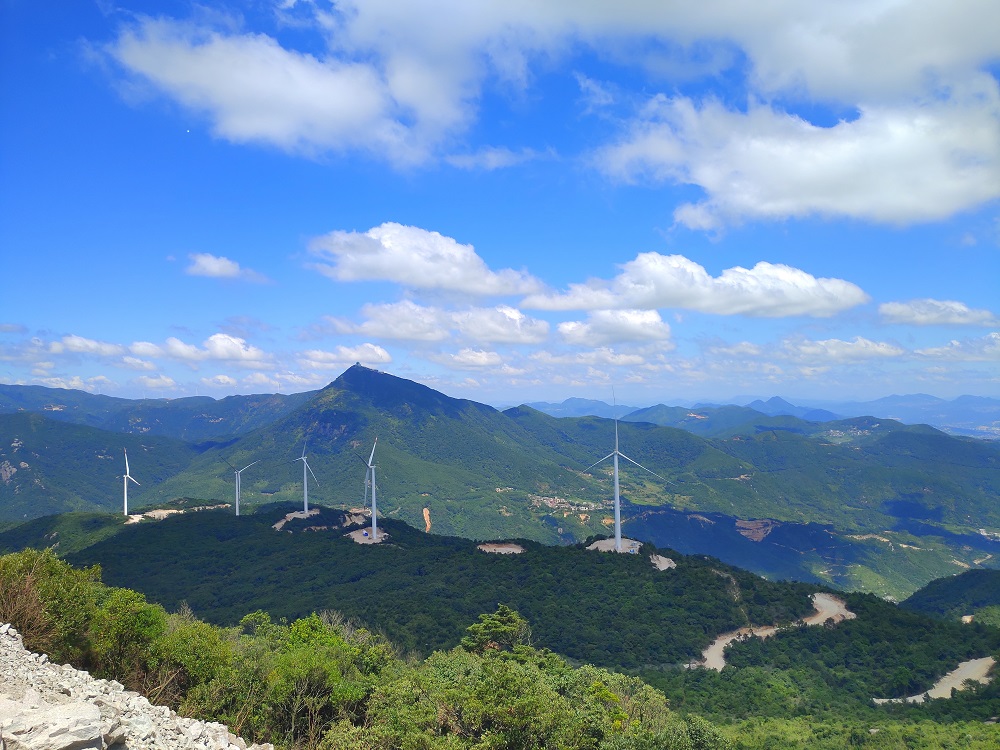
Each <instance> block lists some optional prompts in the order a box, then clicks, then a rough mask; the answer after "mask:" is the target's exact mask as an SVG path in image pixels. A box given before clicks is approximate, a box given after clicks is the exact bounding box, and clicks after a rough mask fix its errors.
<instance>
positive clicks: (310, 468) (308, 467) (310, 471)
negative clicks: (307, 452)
mask: <svg viewBox="0 0 1000 750" xmlns="http://www.w3.org/2000/svg"><path fill="white" fill-rule="evenodd" d="M303 461H305V459H303ZM305 465H306V468H307V469H309V473H310V474H312V478H313V480H314V481H315V482H316V484H319V480H318V479H316V475H315V474H313V470H312V467H311V466H310V465H309V462H308V461H305Z"/></svg>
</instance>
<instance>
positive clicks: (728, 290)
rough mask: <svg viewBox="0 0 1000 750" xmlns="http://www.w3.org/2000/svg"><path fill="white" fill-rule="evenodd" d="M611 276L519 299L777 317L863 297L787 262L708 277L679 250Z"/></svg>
mask: <svg viewBox="0 0 1000 750" xmlns="http://www.w3.org/2000/svg"><path fill="white" fill-rule="evenodd" d="M621 268H622V272H621V273H620V274H619V275H618V276H617V277H615V278H614V279H613V280H612V281H610V282H608V281H604V280H600V279H597V280H591V281H589V282H587V283H586V284H571V285H570V287H569V290H568V291H567V292H564V293H562V294H534V295H530V296H528V297H527V298H525V300H524V301H523V303H522V305H523V306H524V307H527V308H536V309H542V310H601V309H604V310H610V309H623V308H625V309H642V310H652V309H657V308H664V307H674V308H685V309H689V310H699V311H701V312H707V313H713V314H716V315H748V316H752V317H764V318H777V317H787V316H794V315H808V316H813V317H829V316H831V315H834V314H836V313H838V312H841V311H843V310H847V309H849V308H851V307H854V306H856V305H860V304H863V303H864V302H867V301H868V295H866V294H865V293H864V292H863V291H862V290H861V289H860V288H859V287H857V286H856V285H854V284H852V283H850V282H848V281H844V280H842V279H825V278H816V277H814V276H812V275H810V274H808V273H806V272H805V271H802V270H799V269H797V268H792V267H790V266H786V265H782V264H774V263H765V262H761V263H758V264H757V265H755V266H754V267H753V268H750V269H746V268H742V267H739V266H736V267H734V268H728V269H726V270H725V271H723V272H722V273H721V274H720V275H719V276H717V277H713V276H710V275H709V273H708V272H707V271H706V270H705V268H704V267H702V266H700V265H698V264H697V263H695V262H694V261H692V260H688V259H687V258H685V257H684V256H682V255H660V254H659V253H640V254H639V255H638V256H636V258H635V260H632V261H629V262H628V263H626V264H625V265H623V266H622V267H621Z"/></svg>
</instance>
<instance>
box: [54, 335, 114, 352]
mask: <svg viewBox="0 0 1000 750" xmlns="http://www.w3.org/2000/svg"><path fill="white" fill-rule="evenodd" d="M49 351H50V352H51V353H52V354H64V353H66V352H71V353H74V354H93V355H95V356H98V357H114V356H116V355H119V354H122V353H123V352H124V351H125V347H123V346H120V345H119V344H109V343H107V342H104V341H95V340H93V339H87V338H84V337H83V336H76V335H71V336H63V337H62V339H60V340H59V341H53V342H52V343H51V344H49Z"/></svg>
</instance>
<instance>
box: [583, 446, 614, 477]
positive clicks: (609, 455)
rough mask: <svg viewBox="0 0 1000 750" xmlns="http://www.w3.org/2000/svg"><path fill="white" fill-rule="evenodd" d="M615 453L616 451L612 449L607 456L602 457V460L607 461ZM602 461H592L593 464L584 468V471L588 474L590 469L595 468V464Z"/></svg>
mask: <svg viewBox="0 0 1000 750" xmlns="http://www.w3.org/2000/svg"><path fill="white" fill-rule="evenodd" d="M613 455H615V454H614V451H612V452H611V453H609V454H608V455H606V456H605V457H604V458H602V459H601V461H607V460H608V459H609V458H611V457H612V456H613ZM601 461H594V463H592V464H591V465H590V466H588V467H587V468H586V469H584V470H583V473H584V474H586V473H587V472H588V471H590V470H591V469H593V468H594V467H595V466H597V464H599V463H601Z"/></svg>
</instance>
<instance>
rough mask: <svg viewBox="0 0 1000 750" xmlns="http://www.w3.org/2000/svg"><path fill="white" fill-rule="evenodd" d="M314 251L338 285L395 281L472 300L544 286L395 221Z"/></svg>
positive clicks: (332, 237) (323, 242)
mask: <svg viewBox="0 0 1000 750" xmlns="http://www.w3.org/2000/svg"><path fill="white" fill-rule="evenodd" d="M309 252H310V253H311V254H312V255H315V256H316V257H318V258H319V259H320V262H318V263H315V264H313V267H314V268H315V269H316V270H318V271H319V272H320V273H322V274H324V275H326V276H329V277H330V278H332V279H335V280H337V281H392V282H395V283H397V284H401V285H403V286H405V287H408V288H412V289H441V290H446V291H452V292H462V293H465V294H471V295H509V294H527V293H530V292H533V291H535V290H536V289H539V288H540V287H541V285H540V284H539V282H538V281H537V280H536V279H534V278H533V277H531V276H530V275H528V274H527V273H525V272H524V271H514V270H512V269H509V268H507V269H503V270H501V271H492V270H490V269H489V268H488V267H487V265H486V263H485V262H483V259H482V258H480V257H479V256H478V255H477V254H476V251H475V249H473V247H472V245H462V244H459V243H458V242H456V241H455V240H453V239H452V238H451V237H445V236H443V235H441V234H438V233H437V232H430V231H427V230H426V229H421V228H419V227H410V226H404V225H402V224H396V223H394V222H387V223H385V224H382V225H380V226H377V227H373V228H372V229H369V230H368V231H367V232H365V233H363V234H362V233H359V232H344V231H335V232H331V233H330V234H327V235H324V236H322V237H317V238H315V239H314V240H313V241H312V242H310V243H309Z"/></svg>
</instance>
